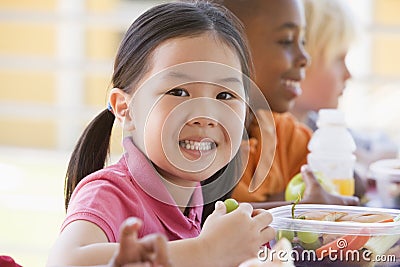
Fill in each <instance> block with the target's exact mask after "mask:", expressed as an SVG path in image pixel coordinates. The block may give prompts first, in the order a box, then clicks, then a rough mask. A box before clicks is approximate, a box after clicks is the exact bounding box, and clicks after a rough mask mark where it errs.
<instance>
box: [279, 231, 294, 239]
mask: <svg viewBox="0 0 400 267" xmlns="http://www.w3.org/2000/svg"><path fill="white" fill-rule="evenodd" d="M283 237H284V238H286V239H287V240H289V241H290V242H292V240H293V238H294V232H293V231H290V230H278V233H277V239H278V240H279V239H281V238H283Z"/></svg>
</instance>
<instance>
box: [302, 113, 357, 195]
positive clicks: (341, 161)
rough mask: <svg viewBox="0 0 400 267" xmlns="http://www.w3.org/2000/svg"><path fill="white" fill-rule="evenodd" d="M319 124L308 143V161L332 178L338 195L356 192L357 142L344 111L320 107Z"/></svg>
mask: <svg viewBox="0 0 400 267" xmlns="http://www.w3.org/2000/svg"><path fill="white" fill-rule="evenodd" d="M317 126H318V129H317V130H316V131H315V132H314V134H313V136H312V138H311V140H310V142H309V144H308V149H309V150H310V153H309V154H308V156H307V161H308V164H309V166H310V168H311V170H312V171H313V172H314V173H321V174H322V176H323V179H329V180H330V182H332V183H333V184H334V185H335V186H336V191H337V192H338V193H339V194H341V195H347V196H350V195H351V196H352V195H354V167H355V162H356V157H355V156H354V154H353V153H354V151H355V150H356V144H355V142H354V139H353V137H352V136H351V134H350V132H349V131H348V129H347V127H346V123H345V119H344V114H343V113H342V112H341V111H339V110H337V109H321V110H320V111H319V112H318V121H317Z"/></svg>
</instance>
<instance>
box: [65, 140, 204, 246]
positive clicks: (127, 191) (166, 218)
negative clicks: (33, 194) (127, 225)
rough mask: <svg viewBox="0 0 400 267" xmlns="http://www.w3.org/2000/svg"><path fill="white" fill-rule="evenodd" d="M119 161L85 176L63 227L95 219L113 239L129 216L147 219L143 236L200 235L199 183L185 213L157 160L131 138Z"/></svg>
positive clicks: (95, 222)
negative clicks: (151, 159) (157, 167)
mask: <svg viewBox="0 0 400 267" xmlns="http://www.w3.org/2000/svg"><path fill="white" fill-rule="evenodd" d="M123 145H124V148H125V151H126V153H125V154H124V155H123V156H122V158H121V159H120V160H119V162H118V163H116V164H114V165H111V166H109V167H107V168H105V169H102V170H99V171H97V172H95V173H92V174H90V175H88V176H87V177H85V178H84V179H83V180H82V181H81V182H80V183H79V184H78V186H77V187H76V189H75V190H74V192H73V194H72V197H71V200H70V202H69V206H68V210H67V216H66V219H65V221H64V223H63V224H62V227H61V231H62V230H63V229H64V228H65V227H66V226H67V225H68V224H69V223H71V222H73V221H76V220H85V221H89V222H92V223H94V224H96V225H97V226H98V227H100V228H101V229H102V230H103V231H104V233H105V234H106V236H107V238H108V241H109V242H118V241H119V227H120V225H121V224H122V222H123V221H124V220H125V219H126V218H128V217H132V216H134V217H138V218H140V219H141V220H143V226H142V228H141V229H140V231H139V237H143V236H145V235H148V234H151V233H162V234H164V235H165V236H166V237H167V238H168V239H169V240H177V239H183V238H190V237H196V236H198V235H199V233H200V230H201V228H200V222H201V215H202V211H203V197H202V192H201V187H200V184H199V185H198V186H197V187H196V188H195V190H194V192H193V195H192V199H191V202H190V206H191V208H190V211H189V214H188V216H187V217H186V216H185V215H183V213H182V212H181V211H180V209H179V208H178V207H177V206H176V205H174V204H175V201H174V200H173V198H172V196H171V195H170V194H169V192H168V191H167V189H166V188H165V186H164V184H163V182H162V181H161V179H160V177H159V175H158V174H157V172H156V171H155V170H154V168H153V166H152V164H151V163H150V162H149V160H148V159H147V158H146V157H145V155H143V153H142V152H141V151H140V150H139V149H138V148H136V146H135V145H134V144H133V142H132V140H131V139H130V138H125V139H124V141H123Z"/></svg>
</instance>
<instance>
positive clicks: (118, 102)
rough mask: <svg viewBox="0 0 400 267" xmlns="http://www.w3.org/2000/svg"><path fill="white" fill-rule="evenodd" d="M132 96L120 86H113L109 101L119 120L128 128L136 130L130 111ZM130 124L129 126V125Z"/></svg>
mask: <svg viewBox="0 0 400 267" xmlns="http://www.w3.org/2000/svg"><path fill="white" fill-rule="evenodd" d="M130 101H131V96H130V95H129V94H127V93H125V92H124V91H122V90H121V89H119V88H113V89H111V91H110V96H109V103H110V105H111V107H112V111H113V113H114V115H115V117H116V118H117V119H118V121H119V122H120V123H121V124H122V125H123V127H124V128H125V129H126V130H134V129H135V126H134V123H133V119H132V117H131V115H130V112H129V103H130ZM127 126H128V127H127Z"/></svg>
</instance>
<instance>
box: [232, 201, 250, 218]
mask: <svg viewBox="0 0 400 267" xmlns="http://www.w3.org/2000/svg"><path fill="white" fill-rule="evenodd" d="M235 211H236V212H244V213H246V214H249V216H251V214H252V213H253V207H252V206H251V205H250V204H249V203H245V202H244V203H240V204H239V207H238V208H237V209H236V210H234V211H232V212H235Z"/></svg>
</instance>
